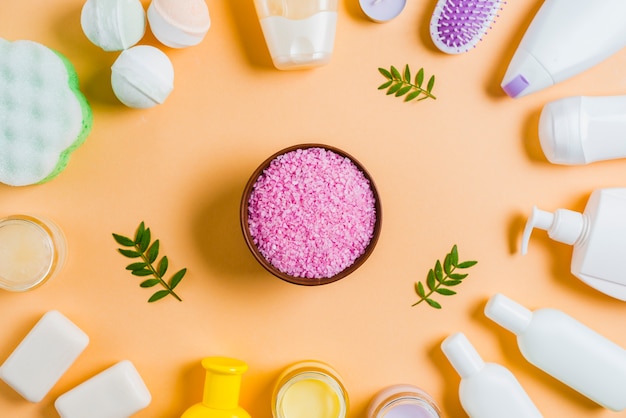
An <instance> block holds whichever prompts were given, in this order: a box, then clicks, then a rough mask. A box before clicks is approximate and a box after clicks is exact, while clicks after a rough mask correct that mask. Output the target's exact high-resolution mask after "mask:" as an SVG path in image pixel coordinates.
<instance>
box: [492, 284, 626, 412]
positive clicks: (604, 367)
mask: <svg viewBox="0 0 626 418" xmlns="http://www.w3.org/2000/svg"><path fill="white" fill-rule="evenodd" d="M485 315H487V317H488V318H490V319H492V320H493V321H495V322H496V323H497V324H499V325H500V326H502V327H504V328H506V329H507V330H509V331H511V332H512V333H513V334H515V335H516V336H517V344H518V346H519V348H520V351H521V352H522V355H523V356H524V357H525V358H526V359H527V360H528V361H529V362H530V363H532V364H533V365H534V366H536V367H538V368H540V369H541V370H543V371H545V372H546V373H548V374H550V375H551V376H553V377H555V378H556V379H558V380H560V381H561V382H562V383H564V384H566V385H567V386H570V387H571V388H572V389H574V390H576V391H578V392H579V393H581V394H582V395H584V396H586V397H588V398H589V399H591V400H592V401H594V402H596V403H598V404H600V405H602V406H603V407H605V408H608V409H610V410H613V411H621V410H623V409H625V408H626V350H624V349H623V348H622V347H620V346H618V345H617V344H615V343H613V342H612V341H610V340H608V339H607V338H605V337H603V336H602V335H600V334H598V333H596V332H595V331H593V330H592V329H590V328H588V327H587V326H585V325H583V324H582V323H580V322H578V321H577V320H575V319H574V318H572V317H571V316H569V315H567V314H565V313H563V312H562V311H559V310H557V309H549V308H544V309H538V310H536V311H534V312H533V311H530V310H529V309H526V308H525V307H524V306H522V305H520V304H518V303H517V302H514V301H513V300H511V299H509V298H507V297H506V296H504V295H502V294H496V295H494V296H492V297H491V299H489V302H488V303H487V306H486V307H485Z"/></svg>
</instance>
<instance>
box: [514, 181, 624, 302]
mask: <svg viewBox="0 0 626 418" xmlns="http://www.w3.org/2000/svg"><path fill="white" fill-rule="evenodd" d="M534 228H538V229H543V230H546V231H548V236H549V237H550V238H552V239H553V240H555V241H559V242H562V243H565V244H569V245H573V246H574V251H573V252H572V264H571V272H572V274H573V275H574V276H576V277H578V278H579V279H580V280H582V281H583V282H585V283H586V284H588V285H589V286H591V287H593V288H594V289H597V290H599V291H600V292H602V293H605V294H607V295H609V296H611V297H614V298H616V299H620V300H623V301H626V271H625V269H624V264H623V261H624V254H626V188H608V189H598V190H595V191H594V192H593V193H592V194H591V196H590V197H589V201H588V202H587V206H586V207H585V210H584V212H583V213H579V212H575V211H572V210H568V209H557V210H556V211H555V212H554V213H551V212H546V211H543V210H541V209H538V208H537V207H536V206H535V207H534V208H533V212H532V215H531V216H530V218H529V219H528V221H527V222H526V228H525V229H524V235H523V237H522V254H526V253H527V251H528V241H529V239H530V234H531V232H532V231H533V229H534Z"/></svg>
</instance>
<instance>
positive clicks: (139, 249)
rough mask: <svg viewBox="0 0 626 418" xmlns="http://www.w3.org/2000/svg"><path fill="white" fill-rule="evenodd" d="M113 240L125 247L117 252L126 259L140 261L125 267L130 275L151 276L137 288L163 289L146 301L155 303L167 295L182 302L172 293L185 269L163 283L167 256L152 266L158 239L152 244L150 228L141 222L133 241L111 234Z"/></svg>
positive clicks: (156, 254)
mask: <svg viewBox="0 0 626 418" xmlns="http://www.w3.org/2000/svg"><path fill="white" fill-rule="evenodd" d="M113 238H114V239H115V241H116V242H117V243H118V244H120V245H121V246H123V247H127V248H119V249H118V251H119V252H120V254H122V255H123V256H125V257H128V258H135V259H140V260H141V261H136V262H134V263H131V264H129V265H128V266H126V270H130V272H131V274H132V275H134V276H138V277H148V276H152V278H149V279H146V280H144V281H143V282H141V284H140V285H139V286H141V287H144V288H149V287H153V286H156V285H158V284H160V285H161V286H163V287H164V288H165V289H164V290H158V291H157V292H155V293H154V294H153V295H152V296H151V297H150V299H148V302H156V301H157V300H159V299H163V298H164V297H166V296H168V295H172V296H173V297H174V298H176V299H177V300H178V301H182V299H181V298H180V297H179V296H178V295H177V294H176V293H175V292H174V289H175V288H176V286H178V284H179V283H180V281H181V280H182V279H183V277H185V273H187V269H186V268H184V269H181V270H178V271H177V272H176V273H174V275H173V276H172V277H171V278H170V279H169V280H168V281H165V279H164V276H165V273H166V272H167V268H168V266H169V260H168V259H167V256H163V257H162V258H161V259H160V260H159V262H158V263H157V265H156V267H155V266H154V262H155V261H156V260H157V258H158V257H159V246H160V243H159V240H158V239H157V240H155V241H154V242H153V241H152V234H151V232H150V228H146V226H145V224H144V223H143V221H142V222H141V223H140V224H139V227H138V228H137V231H136V233H135V239H131V238H128V237H125V236H123V235H119V234H113Z"/></svg>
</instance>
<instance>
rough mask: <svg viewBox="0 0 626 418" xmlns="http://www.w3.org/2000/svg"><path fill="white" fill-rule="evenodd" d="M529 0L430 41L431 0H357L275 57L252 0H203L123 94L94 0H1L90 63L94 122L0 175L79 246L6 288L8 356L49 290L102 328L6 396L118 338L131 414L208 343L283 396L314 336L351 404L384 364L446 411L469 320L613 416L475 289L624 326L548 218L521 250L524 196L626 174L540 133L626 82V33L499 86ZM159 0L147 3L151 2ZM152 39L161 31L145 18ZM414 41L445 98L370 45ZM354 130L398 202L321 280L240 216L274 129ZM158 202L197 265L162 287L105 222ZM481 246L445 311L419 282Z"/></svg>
mask: <svg viewBox="0 0 626 418" xmlns="http://www.w3.org/2000/svg"><path fill="white" fill-rule="evenodd" d="M541 4H542V2H541V1H539V0H532V1H514V2H509V4H507V5H506V6H505V8H504V10H503V11H502V12H501V16H500V18H499V19H498V21H497V22H496V24H495V26H494V27H493V30H492V31H491V32H490V33H489V34H488V35H487V37H486V38H485V39H484V41H483V42H482V43H481V44H480V45H479V47H478V48H476V49H475V50H472V51H471V52H469V53H467V54H464V55H460V56H448V55H444V54H443V53H440V52H438V51H437V50H436V49H435V48H434V46H433V45H432V42H431V40H430V37H429V35H428V29H427V28H428V22H429V19H430V14H431V12H432V10H433V8H434V5H435V1H434V0H428V1H423V0H410V1H409V2H408V5H407V6H406V8H405V10H404V12H403V13H402V14H401V15H400V16H399V17H398V18H396V19H395V20H393V21H391V22H388V23H385V24H375V23H373V22H370V21H369V20H367V19H366V18H365V16H364V15H363V14H362V13H361V11H360V9H359V7H358V2H357V0H344V1H342V2H341V5H340V10H339V23H338V31H337V38H336V43H335V51H334V56H333V59H332V61H331V63H330V64H329V65H327V66H325V67H322V68H318V69H315V70H310V71H300V72H280V71H278V70H275V69H274V68H273V67H272V65H271V61H270V58H269V54H268V52H267V49H266V47H265V43H264V40H263V37H262V34H261V29H260V26H259V24H258V21H257V19H256V17H255V12H254V8H253V4H252V1H251V0H231V1H228V0H208V5H209V9H210V12H211V17H212V21H213V24H212V27H211V29H210V31H209V33H208V35H207V37H206V38H205V40H204V41H203V42H202V43H201V44H200V45H199V46H196V47H193V48H189V49H184V50H172V49H168V48H165V47H163V50H164V51H166V53H167V54H168V55H169V56H170V58H171V59H172V62H173V64H174V67H175V71H176V79H175V89H174V91H173V93H172V95H171V96H170V97H169V99H168V100H167V101H166V102H165V104H163V105H162V106H160V107H156V108H153V109H149V110H132V109H128V108H125V107H123V106H122V105H120V104H119V103H118V102H117V101H116V99H115V98H114V97H113V95H112V93H111V89H110V84H109V71H110V70H109V68H110V65H111V64H112V63H113V61H114V59H115V58H116V56H117V54H116V53H106V52H103V51H102V50H100V49H99V48H97V47H95V46H94V45H92V44H91V43H90V42H89V41H88V40H87V39H86V38H85V37H84V35H83V34H82V31H81V28H80V24H79V16H80V9H81V7H82V1H80V0H55V1H37V0H20V1H16V0H13V1H7V0H5V1H3V2H2V3H1V4H0V36H2V37H4V38H7V39H9V40H17V39H31V40H35V41H39V42H41V43H44V44H45V45H47V46H49V47H52V48H55V49H57V50H59V51H60V52H62V53H64V54H65V55H66V56H67V57H68V58H69V59H70V60H71V61H72V62H73V63H74V64H75V66H76V68H77V71H78V73H79V76H80V79H81V84H82V88H83V90H84V91H85V93H86V95H87V97H88V99H89V100H90V102H91V104H92V106H93V110H94V115H95V123H94V128H93V131H92V133H91V135H90V137H89V138H88V139H87V141H86V142H85V144H84V145H83V146H82V147H81V148H80V149H79V150H77V151H76V152H75V154H74V156H73V158H72V159H71V162H70V164H69V166H68V167H67V169H66V170H65V171H64V172H63V173H62V174H61V175H60V176H59V177H58V178H56V179H55V180H53V181H52V182H50V183H48V184H45V185H40V186H32V187H24V188H11V187H8V186H2V185H0V213H1V214H3V215H9V214H14V213H21V212H25V213H34V214H41V215H45V216H48V217H50V218H52V219H54V220H56V221H57V222H58V223H59V224H60V225H61V227H62V228H63V229H64V231H65V233H66V235H67V238H68V241H69V246H70V254H69V260H68V262H67V265H66V267H65V269H64V271H63V273H62V275H61V276H59V277H57V278H56V279H55V280H54V281H51V282H49V283H47V284H46V285H45V286H43V287H41V288H39V289H37V290H35V291H32V292H30V293H26V294H11V293H8V292H1V293H0V318H2V319H1V324H2V325H1V326H0V359H2V360H4V359H5V358H6V357H7V356H8V355H9V353H10V352H11V351H12V350H13V348H14V347H15V346H16V345H17V344H18V342H19V341H20V340H21V339H22V338H23V337H24V336H25V334H26V333H27V332H28V330H30V328H31V327H32V326H33V325H34V323H35V322H36V321H37V320H38V319H39V318H40V317H41V315H42V314H43V313H44V312H46V311H47V310H50V309H58V310H60V311H61V312H62V313H64V314H65V315H66V316H68V317H69V318H70V319H72V320H73V321H74V322H75V323H76V324H77V325H78V326H80V327H81V328H82V329H83V330H84V331H85V332H86V333H87V334H88V335H89V336H90V337H91V343H90V345H89V347H88V348H87V349H86V351H85V352H84V353H83V354H82V355H81V356H80V357H79V359H78V360H77V362H76V363H75V364H74V365H73V366H72V367H71V368H70V370H69V371H68V373H67V374H66V375H64V376H63V378H62V379H61V380H60V381H59V382H58V384H57V385H56V386H55V387H54V388H53V390H52V392H51V393H50V394H49V395H48V396H47V397H46V398H45V399H44V400H43V401H42V402H41V403H39V404H29V403H28V402H26V401H24V400H23V399H21V398H20V397H19V396H18V395H17V394H15V393H14V392H13V391H12V390H11V389H10V388H9V387H8V386H6V385H5V384H4V383H0V413H1V415H2V416H7V417H8V416H10V417H18V416H19V417H24V418H26V417H28V418H30V417H55V416H57V415H56V413H55V411H54V408H53V402H54V400H55V399H56V397H58V396H59V395H61V394H62V393H64V392H65V391H67V390H69V389H71V388H72V387H74V386H75V385H76V384H78V383H80V382H82V381H83V380H86V379H87V378H89V377H91V376H92V375H94V374H96V373H97V372H99V371H101V370H103V369H105V368H107V367H109V366H111V365H112V364H114V363H116V362H117V361H120V360H122V359H129V360H131V361H132V362H133V363H134V364H135V365H136V367H137V368H138V370H139V371H140V373H141V375H142V376H143V378H144V380H145V382H146V384H147V385H148V387H149V388H150V390H151V392H152V395H153V402H152V404H151V405H150V407H149V408H148V409H146V410H144V411H142V412H140V413H139V414H137V417H151V418H166V417H176V416H180V415H181V414H182V412H183V411H184V410H185V409H186V408H187V407H188V406H190V405H191V404H193V403H195V402H197V401H199V400H200V397H201V393H202V384H203V377H204V371H203V370H202V369H201V367H200V363H199V362H200V359H201V358H202V357H204V356H209V355H227V356H232V357H237V358H240V359H242V360H245V361H246V362H248V364H249V366H250V369H249V371H248V372H247V373H246V374H245V375H244V378H243V388H242V394H241V404H242V406H243V407H244V408H246V409H247V410H248V411H249V412H250V413H251V414H252V415H253V416H254V417H258V418H266V417H270V415H271V414H270V395H271V391H272V386H273V383H274V380H275V378H276V377H277V376H278V374H279V373H280V371H281V370H282V369H283V368H284V367H286V366H287V365H289V364H290V363H292V362H294V361H297V360H302V359H308V358H313V359H318V360H322V361H325V362H327V363H329V364H331V365H333V366H334V367H335V368H336V369H337V370H338V371H339V372H340V373H341V375H342V376H343V378H344V380H345V384H346V386H347V387H348V389H349V395H350V397H351V412H350V417H361V416H363V415H364V411H365V408H366V405H367V403H368V402H369V400H370V399H371V398H372V397H373V395H374V394H375V393H376V392H377V391H378V390H380V389H382V388H383V387H385V386H387V385H390V384H395V383H412V384H415V385H418V386H421V387H422V388H424V389H425V390H426V391H428V392H429V393H430V394H432V396H433V397H434V398H435V399H436V401H437V402H438V403H439V404H440V405H441V407H442V409H443V411H444V414H445V416H447V417H464V416H466V414H465V413H464V411H463V410H462V408H461V405H460V403H459V400H458V396H457V389H458V384H459V378H458V376H457V375H456V374H455V372H454V371H453V369H452V367H451V366H450V365H449V363H448V362H447V360H446V359H445V358H444V357H443V355H442V353H441V351H440V349H439V344H440V343H441V341H442V340H443V339H444V338H445V337H446V336H447V335H448V334H450V333H452V332H456V331H463V332H465V333H466V335H467V336H468V338H469V339H470V340H471V341H472V342H473V343H474V345H475V346H476V348H477V349H478V350H479V352H480V353H481V355H482V356H483V357H484V359H485V360H487V361H493V362H497V363H501V364H503V365H505V366H506V367H508V368H509V369H510V370H511V371H512V372H513V373H514V374H515V375H516V376H517V378H518V379H519V380H520V382H521V383H522V385H523V386H524V387H525V388H526V390H527V392H528V393H529V394H530V396H531V397H532V398H533V400H534V401H535V403H536V404H537V406H538V407H539V409H540V410H541V411H542V413H543V414H544V416H545V417H572V418H573V417H585V418H589V417H593V418H600V417H602V418H607V417H611V416H616V415H619V414H615V413H613V412H610V411H606V410H603V409H601V408H600V407H598V406H596V405H595V404H593V403H592V402H591V401H588V400H586V399H585V398H584V397H582V396H581V395H578V394H577V393H575V392H574V391H573V390H570V389H568V388H566V387H565V386H563V385H562V384H560V383H558V382H557V381H556V380H554V379H553V378H551V377H548V376H547V375H545V374H544V373H543V372H541V371H539V370H537V369H535V368H534V367H533V366H531V365H530V364H529V363H528V362H526V361H525V360H524V359H523V358H522V356H521V355H520V353H519V350H518V349H517V347H516V345H515V340H514V337H513V335H512V334H510V333H508V332H507V331H505V330H503V329H500V328H499V327H498V326H496V325H495V324H494V323H492V322H491V321H489V320H488V319H486V318H485V316H484V315H483V313H482V310H483V307H484V304H485V301H486V300H487V299H488V298H489V297H490V296H491V295H492V294H493V293H495V292H502V293H504V294H506V295H507V296H509V297H511V298H513V299H515V300H517V301H519V302H520V303H522V304H524V305H526V306H528V307H529V308H533V309H535V308H540V307H545V306H551V307H555V308H560V309H563V310H565V311H566V312H568V313H570V314H571V315H573V316H574V317H576V318H578V319H580V320H581V321H583V322H584V323H586V324H588V325H590V326H591V327H593V328H594V329H596V330H597V331H599V332H600V333H602V334H604V335H606V336H607V337H609V338H610V339H612V340H614V341H615V342H617V343H619V344H620V345H622V346H625V347H626V333H625V332H624V330H623V323H624V321H623V315H624V314H626V305H625V304H624V303H622V302H620V301H617V300H613V299H611V298H609V297H607V296H604V295H602V294H600V293H598V292H596V291H594V290H592V289H591V288H589V287H587V286H585V285H584V284H582V283H580V282H579V281H578V280H577V279H575V278H574V277H573V276H572V275H571V274H570V273H569V260H570V255H571V249H570V247H568V246H565V245H562V244H557V243H552V242H549V240H548V239H547V237H546V234H545V233H541V232H538V233H536V234H535V235H534V238H533V240H532V242H531V246H530V253H529V255H528V256H526V257H521V256H520V255H519V245H518V242H519V238H520V232H521V228H522V226H523V222H524V221H525V218H526V215H527V213H528V211H529V210H530V208H531V207H532V205H533V204H537V205H540V207H542V208H545V209H551V210H552V209H556V208H557V207H567V208H570V209H577V210H582V209H583V208H584V204H585V202H586V199H587V197H588V196H589V194H590V193H591V191H592V190H593V189H595V188H599V187H616V186H625V185H626V163H625V162H624V161H610V162H603V163H596V164H593V165H589V166H584V167H562V166H553V165H551V164H549V163H548V162H547V161H546V160H545V159H544V157H543V155H542V153H541V150H540V148H539V146H538V141H537V137H536V126H537V119H538V114H539V112H540V110H541V108H542V106H543V105H544V104H545V103H546V102H548V101H550V100H554V99H558V98H561V97H565V96H570V95H581V94H585V95H612V94H621V93H625V92H626V77H625V76H624V72H623V68H624V67H625V66H626V54H625V53H620V54H617V55H615V56H614V57H612V58H611V59H609V60H607V61H606V62H604V63H602V65H600V66H598V67H596V68H594V69H592V70H590V71H588V72H587V73H585V74H582V75H580V76H578V77H576V78H573V79H571V80H568V81H567V82H564V83H562V84H560V85H558V86H554V87H553V88H550V89H547V90H544V91H542V92H539V93H536V94H534V95H531V96H528V97H525V98H522V99H519V100H512V99H509V98H507V97H505V96H504V95H503V93H502V92H501V90H500V88H499V84H500V80H501V79H502V76H503V74H504V71H505V69H506V66H507V65H508V62H509V60H510V58H511V56H512V54H513V52H514V50H515V47H516V46H517V44H518V42H519V40H520V39H521V37H522V35H523V32H524V30H525V28H526V27H527V25H528V24H529V22H530V20H531V19H532V16H533V15H534V13H535V12H536V10H537V9H538V8H539V6H540V5H541ZM147 5H148V4H147V1H144V6H145V7H147ZM142 43H144V44H154V45H156V42H155V40H154V38H153V37H152V35H151V34H150V33H149V32H148V34H147V35H146V37H145V38H144V39H143V40H142ZM406 63H408V64H410V65H411V67H412V68H413V69H414V71H416V70H417V69H419V67H424V68H425V71H426V75H427V76H429V75H431V74H436V76H437V82H436V85H435V88H434V93H435V94H436V95H437V97H438V99H437V100H436V101H432V100H427V101H423V102H420V103H413V104H405V103H403V102H402V101H401V100H400V99H396V98H392V97H387V96H385V95H384V93H383V92H380V91H377V89H376V88H377V86H378V85H379V84H381V83H382V81H383V79H382V77H381V76H380V74H379V73H378V71H377V68H378V67H389V66H390V65H396V66H398V67H402V66H404V64H406ZM312 141H315V142H322V143H327V144H329V145H333V146H336V147H339V148H342V149H344V150H345V151H347V152H348V153H350V154H352V155H353V156H355V158H357V159H358V160H360V161H361V162H362V163H363V164H364V165H365V167H367V169H368V170H369V172H370V173H371V174H372V176H373V177H374V179H375V181H376V184H377V187H378V189H379V192H380V194H381V197H382V205H383V213H384V221H383V230H382V234H381V237H380V240H379V242H378V246H377V248H376V250H375V251H374V253H373V255H372V256H371V258H370V259H369V260H368V261H367V262H366V263H365V265H364V266H363V267H361V268H360V269H359V270H357V271H356V272H355V273H354V274H352V275H351V276H349V277H348V278H346V279H344V280H342V281H340V282H337V283H334V284H331V285H328V286H325V287H317V288H305V287H298V286H295V285H291V284H287V283H284V282H282V281H280V280H278V279H276V278H274V277H273V276H271V275H269V274H268V273H266V272H265V271H264V270H263V269H262V268H261V267H260V266H259V265H258V264H257V263H256V262H255V261H254V259H253V257H252V255H251V254H250V253H249V251H248V249H247V248H246V246H245V244H244V240H243V238H242V236H241V231H240V227H239V223H238V207H239V200H240V194H241V191H242V190H243V187H244V185H245V182H246V181H247V178H248V176H249V175H250V173H252V171H253V170H254V169H255V168H256V166H257V165H258V164H259V163H260V162H261V161H263V160H264V159H265V158H266V157H267V156H269V155H270V154H272V153H273V152H275V151H277V150H279V149H281V148H283V147H286V146H289V145H293V144H297V143H303V142H312ZM141 220H144V221H146V223H147V224H148V226H150V227H151V229H152V231H153V233H154V235H155V236H156V237H157V238H159V239H161V241H162V254H167V255H168V256H169V258H170V262H171V267H172V268H182V267H188V269H189V273H188V275H187V277H186V278H185V280H184V281H183V282H182V283H181V285H180V287H179V288H178V291H179V294H180V295H181V297H182V298H183V302H182V303H180V302H177V301H175V300H174V299H172V298H168V299H165V300H162V301H160V302H158V303H156V304H148V303H146V300H147V298H148V297H149V295H150V294H151V293H150V292H149V291H147V290H144V289H140V288H139V286H138V284H139V280H138V279H136V278H134V277H132V276H131V275H130V274H128V273H127V272H126V271H125V270H124V266H125V265H126V264H127V262H128V261H127V259H125V258H123V257H122V256H120V255H119V254H117V253H116V248H117V246H116V244H115V242H114V241H113V239H112V238H111V233H112V232H117V233H122V234H132V233H133V232H134V230H135V227H136V226H137V224H138V223H139V222H140V221H141ZM455 243H456V244H457V245H458V247H459V253H460V257H461V258H462V259H475V260H478V262H479V264H478V265H477V266H476V267H474V268H473V269H472V270H471V271H470V276H469V278H468V279H467V280H466V282H465V283H464V284H463V285H461V286H460V287H459V288H458V291H459V294H458V295H457V296H454V297H447V298H444V297H441V298H439V300H440V301H441V302H442V304H443V305H444V308H443V309H442V310H441V311H436V310H433V309H430V308H428V307H427V306H425V305H419V306H417V307H413V308H412V307H411V304H412V303H413V302H415V301H416V295H415V294H414V291H413V284H414V282H415V281H417V280H423V279H424V278H425V276H426V273H427V271H428V269H429V268H430V267H431V266H432V265H433V264H434V262H435V260H436V259H437V258H441V257H443V256H444V255H445V254H446V252H447V251H449V250H450V248H451V247H452V245H453V244H455Z"/></svg>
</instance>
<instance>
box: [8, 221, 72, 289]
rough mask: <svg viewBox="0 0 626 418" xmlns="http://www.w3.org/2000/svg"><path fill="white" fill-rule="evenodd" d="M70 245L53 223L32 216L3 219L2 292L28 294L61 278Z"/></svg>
mask: <svg viewBox="0 0 626 418" xmlns="http://www.w3.org/2000/svg"><path fill="white" fill-rule="evenodd" d="M66 253H67V244H66V241H65V236H64V235H63V232H62V231H61V229H60V228H59V227H58V226H57V225H56V224H55V223H53V222H52V221H50V220H47V219H45V218H41V217H35V216H29V215H13V216H9V217H6V218H3V219H0V288H2V289H5V290H10V291H13V292H24V291H27V290H30V289H33V288H35V287H37V286H40V285H42V284H43V283H45V282H46V281H48V280H50V279H51V278H53V277H54V276H56V275H57V274H58V272H59V271H60V270H61V268H62V267H63V264H64V263H65V258H66Z"/></svg>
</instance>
